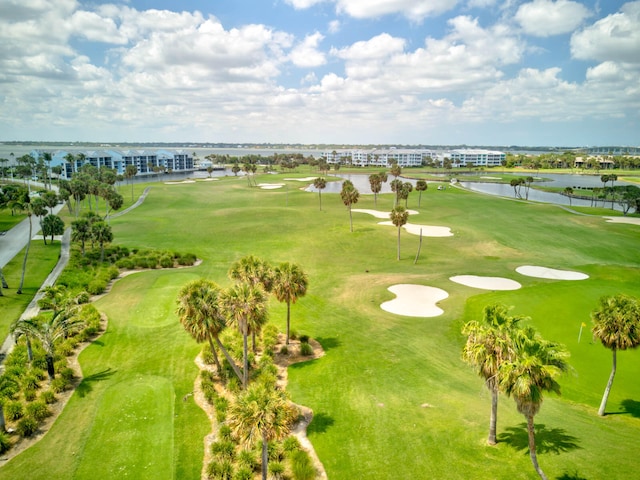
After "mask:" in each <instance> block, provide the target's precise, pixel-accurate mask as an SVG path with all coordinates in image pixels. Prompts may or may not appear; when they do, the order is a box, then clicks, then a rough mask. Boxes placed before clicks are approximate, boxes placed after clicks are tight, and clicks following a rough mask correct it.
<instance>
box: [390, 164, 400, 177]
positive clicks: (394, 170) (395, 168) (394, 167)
mask: <svg viewBox="0 0 640 480" xmlns="http://www.w3.org/2000/svg"><path fill="white" fill-rule="evenodd" d="M389 173H391V175H393V177H394V178H395V179H396V180H397V179H398V177H399V176H400V174H401V173H402V168H400V165H398V164H397V163H394V164H393V165H391V170H389Z"/></svg>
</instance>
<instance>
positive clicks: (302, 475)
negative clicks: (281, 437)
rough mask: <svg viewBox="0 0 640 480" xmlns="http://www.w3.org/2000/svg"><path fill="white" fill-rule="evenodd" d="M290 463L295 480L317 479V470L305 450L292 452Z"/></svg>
mask: <svg viewBox="0 0 640 480" xmlns="http://www.w3.org/2000/svg"><path fill="white" fill-rule="evenodd" d="M289 463H290V466H291V473H293V478H294V480H313V479H314V478H316V469H315V467H314V466H313V463H312V462H311V458H310V457H309V454H308V453H307V452H305V451H304V450H298V451H296V452H292V453H291V455H290V457H289Z"/></svg>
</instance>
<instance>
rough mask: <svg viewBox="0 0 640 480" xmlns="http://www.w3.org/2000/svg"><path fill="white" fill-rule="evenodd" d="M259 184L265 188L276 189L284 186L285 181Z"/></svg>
mask: <svg viewBox="0 0 640 480" xmlns="http://www.w3.org/2000/svg"><path fill="white" fill-rule="evenodd" d="M258 186H259V187H260V188H261V189H263V190H275V189H276V188H282V187H284V183H259V184H258Z"/></svg>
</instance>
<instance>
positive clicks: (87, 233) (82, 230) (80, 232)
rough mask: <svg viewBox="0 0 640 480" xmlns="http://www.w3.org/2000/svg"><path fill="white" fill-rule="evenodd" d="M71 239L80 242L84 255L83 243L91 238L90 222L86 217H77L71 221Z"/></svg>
mask: <svg viewBox="0 0 640 480" xmlns="http://www.w3.org/2000/svg"><path fill="white" fill-rule="evenodd" d="M71 240H73V241H74V242H80V249H81V251H82V256H83V257H84V254H85V250H84V246H85V243H86V242H87V241H89V240H91V224H90V223H89V220H88V219H87V218H79V219H78V220H74V221H72V222H71Z"/></svg>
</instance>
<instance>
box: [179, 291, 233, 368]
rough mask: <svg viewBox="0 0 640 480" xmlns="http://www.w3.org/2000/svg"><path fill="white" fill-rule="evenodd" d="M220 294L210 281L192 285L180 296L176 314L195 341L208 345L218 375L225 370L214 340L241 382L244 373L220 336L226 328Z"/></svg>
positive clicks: (180, 293)
mask: <svg viewBox="0 0 640 480" xmlns="http://www.w3.org/2000/svg"><path fill="white" fill-rule="evenodd" d="M220 292H221V289H220V287H219V286H218V285H217V284H216V283H215V282H212V281H210V280H205V279H199V280H194V281H192V282H189V283H187V284H186V285H184V286H183V287H182V288H181V289H180V292H179V293H178V310H177V313H178V316H179V317H180V323H181V324H182V326H183V327H184V329H185V330H186V331H187V332H188V333H189V334H190V335H191V336H192V337H193V338H194V340H195V341H196V342H198V343H201V342H204V341H207V342H209V348H210V349H211V353H212V354H213V360H214V361H215V364H216V367H217V369H218V372H222V367H221V365H220V360H219V359H218V354H217V352H216V349H215V347H214V344H213V342H214V341H215V343H216V344H217V345H218V347H219V348H220V351H221V352H222V353H223V354H224V356H225V358H226V359H227V361H228V362H229V365H231V368H232V369H233V371H234V372H235V374H236V375H237V376H238V380H240V381H242V372H241V371H240V369H239V368H238V366H237V365H236V362H235V361H234V360H233V358H231V355H230V354H229V352H228V351H227V349H226V348H225V347H224V345H223V344H222V342H221V341H220V334H221V333H222V331H223V330H224V329H225V328H226V327H227V324H226V321H225V316H224V313H223V312H222V310H221V306H220V301H219V300H220V298H219V297H220Z"/></svg>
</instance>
